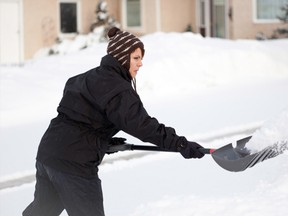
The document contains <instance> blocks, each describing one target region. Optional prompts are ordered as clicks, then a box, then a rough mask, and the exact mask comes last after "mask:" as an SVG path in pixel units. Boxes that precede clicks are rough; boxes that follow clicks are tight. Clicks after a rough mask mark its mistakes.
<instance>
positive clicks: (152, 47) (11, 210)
mask: <svg viewBox="0 0 288 216" xmlns="http://www.w3.org/2000/svg"><path fill="white" fill-rule="evenodd" d="M141 39H142V40H143V42H144V44H145V48H146V55H145V57H144V62H143V63H144V66H143V68H141V69H140V71H139V74H138V76H137V89H138V93H139V94H140V96H141V98H142V100H143V102H144V105H145V107H146V109H147V111H148V112H149V114H150V115H151V116H155V117H157V118H158V120H160V121H161V122H163V123H165V124H167V125H169V126H173V127H174V128H176V130H177V132H178V134H179V135H185V136H186V137H187V138H188V139H190V140H195V141H198V142H199V143H200V144H202V145H203V146H205V147H213V148H218V147H221V146H223V145H225V144H228V143H229V142H232V141H235V140H237V139H240V138H242V137H245V136H247V135H253V137H252V140H251V141H250V142H249V143H248V144H247V145H248V146H249V147H251V149H252V150H255V151H257V150H261V149H262V148H265V147H266V146H269V145H271V144H273V143H274V142H287V139H288V130H287V125H288V100H287V98H288V61H287V59H288V58H287V57H288V40H274V41H251V40H238V41H229V40H222V39H215V38H213V39H212V38H202V37H200V36H199V35H195V34H191V33H155V34H151V35H147V36H144V37H142V38H141ZM78 41H79V40H78ZM73 46H74V47H77V44H76V45H75V44H74V45H73ZM106 46H107V44H106V43H101V44H97V45H94V46H93V47H90V48H88V49H85V50H82V51H74V52H70V53H68V54H67V55H63V56H50V57H45V58H37V59H34V60H32V61H29V62H27V63H25V65H24V66H21V67H16V66H1V67H0V70H1V71H0V76H1V77H0V78H1V80H0V82H1V83H0V94H1V95H0V111H1V116H0V129H1V136H0V147H1V151H0V174H1V176H0V186H1V187H3V185H5V184H6V183H7V182H8V183H9V182H11V181H13V180H17V179H24V178H25V177H29V176H30V177H31V175H32V176H33V174H34V172H35V170H34V163H35V155H36V151H37V146H38V143H39V140H40V138H41V136H42V134H43V132H44V131H45V129H46V127H47V126H48V124H49V121H50V119H51V118H53V117H54V116H55V115H56V107H57V105H58V102H59V100H60V99H61V94H62V90H63V87H64V84H65V82H66V80H67V78H69V77H70V76H73V75H76V74H78V73H82V72H85V71H86V70H88V69H90V68H92V67H95V66H97V65H98V64H99V62H100V60H101V57H102V56H103V55H105V52H106ZM255 130H256V131H255ZM119 136H125V137H127V138H128V141H129V142H131V143H136V144H141V142H140V141H139V140H136V139H135V138H133V137H130V136H128V135H126V134H123V133H120V134H119ZM287 155H288V154H287V151H286V152H285V153H284V154H282V155H280V156H278V157H276V158H274V159H270V160H267V161H265V162H263V163H260V164H257V165H256V166H255V167H253V168H250V169H247V170H245V171H244V172H240V173H233V172H228V171H225V170H223V169H222V168H220V167H219V166H218V165H217V164H216V163H215V162H214V161H213V159H212V158H211V157H210V156H209V155H208V156H205V157H204V158H203V159H201V160H193V159H192V160H185V159H183V158H182V157H181V155H179V154H176V153H149V154H146V153H145V154H144V153H139V152H122V153H117V154H112V155H109V156H107V157H106V158H105V160H104V163H103V165H101V166H100V173H99V175H100V178H101V179H102V184H103V192H104V199H105V201H104V204H105V210H106V215H107V216H108V215H109V216H127V215H130V216H140V215H141V216H146V215H147V216H148V215H149V216H162V215H165V216H170V215H171V216H175V215H177V216H192V215H193V216H196V215H199V216H219V215H221V216H225V215H227V216H228V215H233V216H238V215H239V216H240V215H241V216H242V215H245V216H247V215H253V216H258V215H259V216H271V215H274V216H283V215H286V214H287V212H288V205H287V202H288V157H287ZM34 185H35V182H31V183H26V184H22V185H20V186H17V187H11V188H2V189H1V190H0V206H1V207H0V215H1V216H2V215H3V216H11V215H12V216H13V215H15V216H16V215H21V212H22V210H23V209H24V208H25V207H26V206H27V205H28V204H29V203H30V202H31V201H32V199H33V192H34ZM1 187H0V188H1ZM62 215H66V213H65V212H64V213H63V214H62Z"/></svg>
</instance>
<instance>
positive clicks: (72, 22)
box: [60, 2, 77, 33]
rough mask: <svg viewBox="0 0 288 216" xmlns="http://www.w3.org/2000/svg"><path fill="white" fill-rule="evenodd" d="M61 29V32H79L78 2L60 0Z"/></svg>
mask: <svg viewBox="0 0 288 216" xmlns="http://www.w3.org/2000/svg"><path fill="white" fill-rule="evenodd" d="M60 30H61V33H76V32H77V3H76V2H60Z"/></svg>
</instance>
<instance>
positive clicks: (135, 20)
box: [126, 0, 141, 27]
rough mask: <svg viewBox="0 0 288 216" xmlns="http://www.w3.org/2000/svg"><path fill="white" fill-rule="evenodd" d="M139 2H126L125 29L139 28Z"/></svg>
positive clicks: (136, 0)
mask: <svg viewBox="0 0 288 216" xmlns="http://www.w3.org/2000/svg"><path fill="white" fill-rule="evenodd" d="M140 6H141V5H140V0H126V8H127V10H126V17H127V27H140V26H141V9H140V8H141V7H140Z"/></svg>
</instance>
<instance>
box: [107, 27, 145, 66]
mask: <svg viewBox="0 0 288 216" xmlns="http://www.w3.org/2000/svg"><path fill="white" fill-rule="evenodd" d="M107 35H108V37H109V43H108V47H107V53H108V54H110V55H112V56H113V57H114V58H116V59H117V60H118V62H119V63H120V64H121V65H123V66H124V67H125V68H126V69H128V70H129V67H130V54H131V53H132V52H134V51H135V50H136V49H137V48H140V49H141V51H142V57H143V56H144V53H145V50H144V44H143V43H142V42H141V41H140V40H139V38H137V37H136V36H135V35H133V34H131V33H129V32H126V31H121V30H120V29H119V28H116V27H113V28H111V29H110V30H109V32H108V34H107Z"/></svg>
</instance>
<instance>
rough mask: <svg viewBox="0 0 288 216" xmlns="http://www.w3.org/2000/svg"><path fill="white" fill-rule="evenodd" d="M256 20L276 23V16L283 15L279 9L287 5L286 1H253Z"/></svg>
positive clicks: (287, 0)
mask: <svg viewBox="0 0 288 216" xmlns="http://www.w3.org/2000/svg"><path fill="white" fill-rule="evenodd" d="M255 1H256V20H263V21H267V20H272V21H277V20H278V16H281V15H282V14H283V11H281V7H282V6H284V5H285V4H288V0H255Z"/></svg>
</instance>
